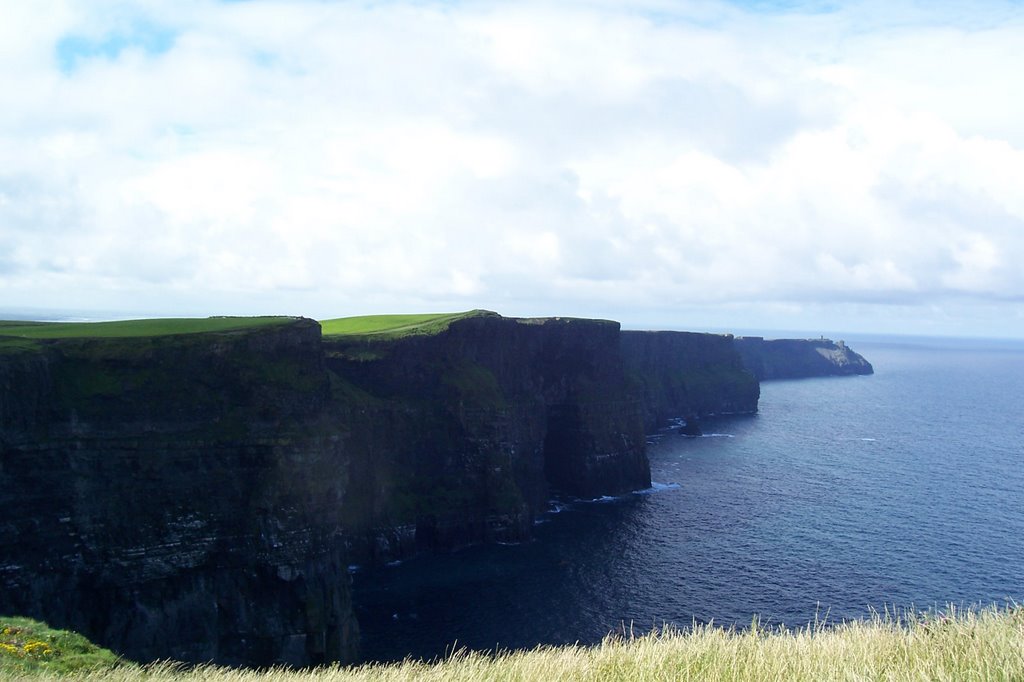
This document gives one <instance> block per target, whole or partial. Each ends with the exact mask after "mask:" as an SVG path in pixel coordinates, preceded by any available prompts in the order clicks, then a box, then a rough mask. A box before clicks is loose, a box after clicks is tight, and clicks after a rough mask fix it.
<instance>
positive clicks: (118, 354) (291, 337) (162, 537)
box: [0, 320, 357, 665]
mask: <svg viewBox="0 0 1024 682" xmlns="http://www.w3.org/2000/svg"><path fill="white" fill-rule="evenodd" d="M329 397H330V396H329V385H328V381H327V376H326V373H325V371H324V368H323V358H322V352H321V347H320V330H319V325H317V323H315V322H313V321H312V320H295V321H293V322H291V323H288V324H284V325H279V326H274V327H268V328H265V329H255V330H239V331H234V332H227V333H217V334H190V335H176V336H159V337H151V338H133V339H60V340H53V341H46V342H41V343H39V344H38V345H37V346H36V347H35V348H30V349H25V350H20V351H19V350H14V351H11V350H7V352H4V353H0V416H2V419H3V421H2V424H0V425H2V430H0V507H2V508H3V509H4V510H5V513H4V514H3V517H2V519H0V557H2V559H0V611H3V612H6V613H23V614H28V615H32V616H37V617H41V618H45V619H46V620H47V621H50V622H52V623H54V624H58V625H60V626H62V627H70V628H74V629H76V630H79V631H81V632H84V633H87V634H88V635H89V636H91V637H93V638H95V639H96V640H97V641H100V642H102V643H103V644H105V645H109V646H111V647H114V648H115V649H116V650H117V651H119V652H121V653H124V654H127V655H128V656H130V657H132V658H136V659H140V660H149V659H153V658H164V657H173V658H176V659H180V660H185V661H205V660H216V661H220V662H224V663H247V664H257V665H266V664H270V663H273V662H277V661H280V662H290V663H299V664H301V663H307V662H320V661H328V660H338V659H342V660H344V659H351V658H352V657H353V655H354V647H355V644H356V641H357V630H356V626H355V621H354V619H353V618H352V614H351V605H350V596H349V588H348V576H347V573H346V571H345V566H346V563H345V550H344V540H343V538H342V536H341V518H340V502H341V501H342V500H343V499H344V498H345V496H346V489H347V487H348V480H347V478H346V476H345V469H344V467H342V466H339V463H340V462H341V461H342V460H343V458H344V451H343V445H342V443H341V441H340V439H339V438H338V437H337V430H336V429H335V427H334V426H333V425H331V424H330V423H329V422H330V419H329V417H328V415H327V412H326V408H327V406H328V402H329Z"/></svg>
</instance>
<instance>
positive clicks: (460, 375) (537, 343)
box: [324, 314, 650, 560]
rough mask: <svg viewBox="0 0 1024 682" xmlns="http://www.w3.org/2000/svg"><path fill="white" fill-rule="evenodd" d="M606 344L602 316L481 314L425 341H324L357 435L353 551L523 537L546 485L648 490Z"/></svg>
mask: <svg viewBox="0 0 1024 682" xmlns="http://www.w3.org/2000/svg"><path fill="white" fill-rule="evenodd" d="M618 344H619V326H618V323H615V322H608V321H601V320H577V319H560V318H550V319H539V320H524V319H514V318H503V317H500V316H497V315H493V314H491V315H477V316H472V317H468V318H465V319H460V320H457V321H454V322H452V323H451V324H450V325H449V326H448V327H447V328H446V329H445V330H443V331H441V332H440V333H437V334H432V335H408V336H401V337H397V338H392V337H383V338H381V337H379V336H361V335H343V336H342V335H339V336H325V338H324V347H325V351H326V358H327V360H326V362H327V367H328V369H329V370H330V372H331V375H332V377H333V379H334V381H335V383H336V385H343V386H345V390H343V391H339V392H338V396H339V397H338V401H339V403H340V404H342V405H344V406H345V409H348V410H349V411H350V412H351V413H352V414H353V417H352V418H351V419H350V420H349V423H350V424H351V429H352V431H351V438H352V441H353V442H358V443H360V447H358V448H353V450H352V461H351V467H352V470H351V478H352V479H353V480H359V481H360V486H359V490H358V492H356V493H355V494H354V495H353V497H352V498H351V500H350V503H349V504H348V505H347V508H346V510H347V512H348V517H347V520H348V523H349V527H350V528H351V529H352V531H353V533H352V535H353V538H354V542H353V549H354V552H355V555H356V556H357V557H359V559H360V560H367V559H374V558H376V559H378V560H380V559H386V558H389V557H392V556H395V555H401V554H402V553H403V552H405V551H408V550H410V549H426V548H437V547H449V546H453V545H459V544H466V543H469V542H479V541H485V540H490V539H522V538H523V537H525V536H526V534H527V533H528V532H529V528H530V526H531V525H532V521H533V518H534V516H535V515H536V514H537V513H538V512H539V511H541V510H543V509H544V508H545V507H546V503H547V499H548V498H549V496H550V495H551V494H552V493H561V494H566V495H572V496H576V497H582V498H592V497H598V496H600V495H608V494H617V493H622V492H626V491H630V490H637V489H640V488H645V487H648V486H650V470H649V467H648V463H647V457H646V454H645V451H644V434H643V428H642V420H641V413H640V410H639V406H638V404H637V403H636V401H635V398H634V396H633V395H631V394H630V393H629V392H628V390H627V389H628V385H627V382H626V378H625V374H624V371H623V363H622V356H621V353H620V351H619V345H618ZM382 425H385V426H383V428H382Z"/></svg>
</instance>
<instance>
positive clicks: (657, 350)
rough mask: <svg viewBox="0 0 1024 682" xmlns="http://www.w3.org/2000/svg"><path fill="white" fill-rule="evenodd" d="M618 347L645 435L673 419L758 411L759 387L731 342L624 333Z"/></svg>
mask: <svg viewBox="0 0 1024 682" xmlns="http://www.w3.org/2000/svg"><path fill="white" fill-rule="evenodd" d="M621 344H622V355H623V358H624V361H625V363H626V368H627V372H628V373H629V376H630V379H631V380H632V381H633V383H634V387H635V389H634V390H635V391H636V392H637V395H638V399H639V402H640V405H641V406H642V409H643V413H644V422H645V425H646V428H647V429H648V430H653V429H655V428H657V427H658V426H661V425H663V424H664V422H665V421H666V420H668V419H671V418H674V417H683V418H687V417H698V418H699V417H706V416H709V415H713V414H736V413H749V412H756V411H757V399H758V397H759V395H760V387H759V386H758V383H757V379H755V378H754V376H753V375H752V374H751V373H750V372H748V371H747V370H746V369H745V368H744V366H743V363H742V361H741V360H740V357H739V355H738V354H737V353H736V349H735V348H734V347H733V338H732V336H728V335H721V334H694V333H690V332H669V331H657V332H651V331H624V332H622V336H621Z"/></svg>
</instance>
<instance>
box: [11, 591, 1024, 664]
mask: <svg viewBox="0 0 1024 682" xmlns="http://www.w3.org/2000/svg"><path fill="white" fill-rule="evenodd" d="M47 676H48V674H46V673H40V674H39V675H37V676H35V677H34V679H45V678H46V677H47ZM0 679H11V677H10V676H9V675H8V676H5V674H4V673H3V672H2V669H0ZM76 679H82V680H95V681H97V682H99V681H103V682H114V681H120V680H131V679H148V680H153V681H154V682H162V681H164V680H166V681H168V682H170V681H174V682H192V681H195V682H198V681H200V680H204V681H209V682H242V681H250V682H289V681H295V682H300V681H306V680H310V681H312V680H331V681H337V682H342V681H346V682H347V681H349V680H366V681H371V680H372V681H378V680H379V681H382V682H384V681H398V680H466V681H467V682H471V681H472V682H476V681H479V680H523V681H533V680H607V681H608V682H611V681H613V680H614V681H618V680H758V681H762V680H1021V679H1024V608H1020V607H1014V608H1011V609H1004V610H995V609H987V610H982V611H966V612H956V611H950V613H949V614H948V615H945V616H927V617H918V616H910V617H906V616H904V617H902V618H893V617H876V618H874V619H872V620H869V621H864V622H853V623H848V624H845V625H840V626H836V627H832V626H828V627H824V626H810V627H807V628H804V629H801V630H768V629H764V628H761V627H757V626H756V625H755V627H752V628H750V629H749V630H746V631H743V632H737V631H734V630H723V629H721V628H715V627H710V626H697V627H695V628H694V629H693V630H692V631H690V632H678V631H667V632H663V633H660V634H652V635H647V636H643V637H638V638H635V639H613V638H609V639H606V640H605V641H604V642H603V643H602V644H600V645H599V646H596V647H582V646H569V647H555V648H550V647H549V648H539V649H536V650H534V651H527V652H510V653H503V654H499V655H497V656H492V655H488V654H478V653H471V652H460V653H457V654H455V655H454V656H452V657H451V658H449V659H448V660H445V661H441V662H437V663H422V662H411V661H407V662H405V663H400V664H394V665H365V666H361V667H359V668H351V669H346V668H342V667H337V666H336V667H330V668H319V669H315V670H306V671H287V670H280V669H273V670H268V671H239V670H230V669H226V668H217V667H213V666H200V667H198V668H191V669H186V668H184V667H181V666H175V665H172V664H157V665H154V666H147V667H142V668H135V667H119V668H113V669H108V670H102V671H91V672H86V673H83V674H82V676H81V677H80V678H76Z"/></svg>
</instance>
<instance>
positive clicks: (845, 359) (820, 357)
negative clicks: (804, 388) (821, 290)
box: [735, 336, 875, 381]
mask: <svg viewBox="0 0 1024 682" xmlns="http://www.w3.org/2000/svg"><path fill="white" fill-rule="evenodd" d="M735 344H736V350H737V351H738V352H739V354H740V357H741V358H742V359H743V365H744V366H745V367H746V368H747V369H748V370H749V371H750V372H751V373H752V374H753V375H754V376H756V377H757V378H758V380H759V381H769V380H772V379H802V378H807V377H825V376H850V375H856V374H873V373H874V371H875V370H874V368H873V367H872V366H871V363H870V362H868V361H867V360H865V359H864V358H863V357H862V356H861V355H859V354H857V353H855V352H854V351H853V350H851V349H850V348H849V347H848V346H847V345H846V343H844V342H843V341H836V342H833V341H832V340H831V339H826V338H821V339H775V340H765V339H763V338H761V337H759V336H748V337H737V338H736V340H735Z"/></svg>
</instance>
